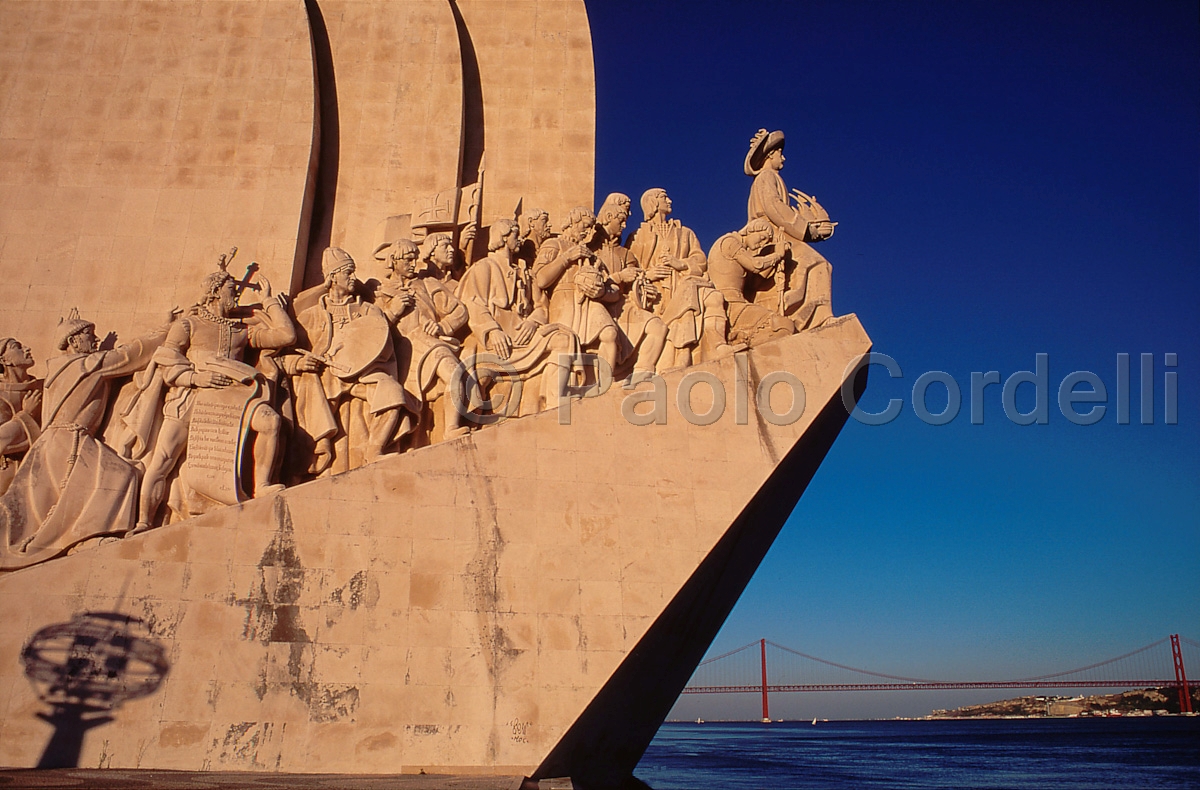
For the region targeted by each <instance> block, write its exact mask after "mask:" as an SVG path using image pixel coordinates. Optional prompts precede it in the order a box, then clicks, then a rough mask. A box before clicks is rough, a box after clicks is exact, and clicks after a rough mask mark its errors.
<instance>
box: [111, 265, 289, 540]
mask: <svg viewBox="0 0 1200 790" xmlns="http://www.w3.org/2000/svg"><path fill="white" fill-rule="evenodd" d="M225 264H226V257H225V256H222V257H221V262H220V264H219V266H220V268H219V270H218V271H216V272H213V273H211V274H209V275H207V276H206V277H205V278H204V281H203V283H202V285H201V294H200V301H199V302H197V303H196V304H195V305H193V306H192V307H191V308H190V309H189V310H188V312H187V314H186V315H184V316H183V317H181V318H180V319H179V320H178V321H176V322H175V323H174V324H172V325H171V329H170V331H169V332H168V333H167V337H166V340H165V341H164V343H163V345H162V347H161V348H160V349H159V350H158V351H157V352H156V353H155V355H154V363H155V365H156V366H157V372H156V375H155V377H154V378H155V379H157V378H158V377H160V376H161V381H162V383H161V385H159V386H154V385H153V384H152V383H150V382H143V383H142V385H140V386H145V389H144V391H143V393H142V397H143V398H150V399H152V402H156V403H157V402H159V397H158V394H159V393H161V395H162V397H161V403H162V406H161V420H160V421H159V427H158V432H157V435H156V436H155V437H154V438H153V441H151V440H150V439H149V437H142V438H139V439H138V441H137V442H136V444H138V445H145V446H147V447H149V448H151V449H150V450H149V451H148V452H147V454H146V455H145V457H144V458H143V462H144V463H145V466H146V472H145V475H144V478H143V484H142V491H141V495H140V497H139V499H140V501H139V506H138V511H139V513H138V525H137V531H138V532H143V531H145V530H147V529H150V528H151V527H153V526H155V525H156V524H157V523H158V521H157V514H158V510H159V508H160V507H161V505H162V503H163V500H164V498H165V497H166V496H167V494H168V484H169V481H170V476H171V473H172V472H173V471H174V470H175V468H176V466H177V465H178V464H179V463H180V461H181V460H182V461H183V464H182V466H180V474H179V476H178V477H177V478H176V480H177V484H176V485H175V486H174V487H173V488H172V489H171V496H172V499H171V510H172V512H173V514H174V517H176V518H187V517H189V516H193V515H198V514H200V513H205V512H208V511H209V510H212V509H214V508H216V507H219V506H222V505H234V504H237V503H238V502H241V501H243V500H245V499H246V498H247V497H248V496H251V495H253V496H256V497H261V496H265V495H267V494H271V493H274V492H275V491H278V490H280V489H282V488H283V486H282V485H281V484H279V483H278V482H276V480H275V478H276V473H277V465H278V460H279V457H280V451H281V449H282V448H281V440H282V430H281V429H282V419H281V418H280V416H279V413H278V412H277V411H276V410H275V409H274V407H273V406H272V405H271V400H272V394H273V393H272V392H271V389H270V386H269V383H268V381H267V377H266V376H265V375H264V374H263V373H262V372H261V371H260V370H259V369H257V368H255V367H253V366H251V365H249V364H247V363H246V361H245V355H246V352H247V350H248V349H263V350H277V349H281V348H284V347H285V346H288V345H291V344H292V343H293V342H295V339H296V330H295V327H294V326H293V325H292V321H291V319H290V318H289V317H288V315H287V311H286V310H285V309H284V307H283V303H282V302H281V301H280V297H278V296H273V295H272V294H271V286H270V283H268V282H267V281H266V279H265V278H261V277H260V278H259V284H260V287H261V288H262V290H263V303H262V305H259V306H254V307H249V308H247V307H242V306H239V304H238V299H239V296H240V291H239V288H238V283H237V282H236V281H235V280H234V277H233V275H231V274H229V272H227V271H226V270H225ZM143 378H144V377H143ZM143 410H144V406H142V405H135V406H133V407H131V408H128V409H126V410H124V411H125V412H126V413H127V416H126V419H127V425H129V426H130V427H131V428H132V427H133V426H134V425H135V424H137V423H138V422H139V421H135V420H130V419H128V418H129V417H131V416H133V415H135V414H138V413H141V412H143ZM141 424H142V425H148V424H149V422H148V421H146V422H144V423H141ZM129 443H130V442H129V441H126V442H125V444H129ZM247 446H250V449H249V456H248V457H249V459H250V460H252V462H253V463H252V464H247V465H246V466H248V467H249V469H250V471H251V473H252V475H253V477H252V479H246V477H245V476H244V475H243V471H244V468H243V462H244V460H245V459H246V457H247V456H246V455H245V451H246V449H247ZM251 483H252V484H253V485H250V484H251Z"/></svg>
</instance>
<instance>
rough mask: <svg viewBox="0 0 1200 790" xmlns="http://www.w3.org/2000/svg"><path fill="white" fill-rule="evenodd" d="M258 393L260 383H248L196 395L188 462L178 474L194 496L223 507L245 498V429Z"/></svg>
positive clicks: (208, 390)
mask: <svg viewBox="0 0 1200 790" xmlns="http://www.w3.org/2000/svg"><path fill="white" fill-rule="evenodd" d="M260 391H261V387H260V385H259V383H258V382H257V381H251V383H249V384H233V385H231V386H228V387H221V388H218V389H202V390H200V391H199V392H197V393H196V401H195V403H194V404H193V406H192V421H191V428H190V429H189V431H188V444H187V462H186V463H185V464H184V466H183V469H182V470H180V474H181V475H182V476H183V478H184V482H185V483H187V485H188V486H189V487H190V488H191V490H192V492H193V493H195V494H200V495H201V496H204V497H206V498H208V499H211V500H213V501H215V502H220V503H221V504H224V505H235V504H237V503H238V502H240V501H242V500H244V499H245V498H246V496H245V495H244V494H243V493H242V490H241V485H240V483H239V477H240V472H241V468H242V451H243V448H244V445H245V433H246V432H245V426H246V424H247V423H248V421H249V418H250V409H251V408H252V407H253V403H254V401H255V400H256V399H257V398H258V396H259V393H260Z"/></svg>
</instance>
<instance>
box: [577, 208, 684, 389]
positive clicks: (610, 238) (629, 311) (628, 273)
mask: <svg viewBox="0 0 1200 790" xmlns="http://www.w3.org/2000/svg"><path fill="white" fill-rule="evenodd" d="M629 209H630V200H629V197H628V196H627V195H623V194H621V193H620V192H614V193H612V194H611V195H609V196H608V197H607V198H605V199H604V203H603V205H601V206H600V210H599V211H597V212H596V232H595V235H594V236H593V237H592V243H591V247H592V249H593V250H595V253H596V260H597V261H598V262H599V263H600V264H601V265H603V266H604V267H605V269H606V270H607V271H608V272H609V274H610V275H611V277H612V279H613V282H615V283H616V284H617V286H618V287H619V288H620V295H619V296H618V297H617V299H616V300H615V301H613V302H611V303H609V304H608V305H607V306H608V310H609V313H610V314H611V315H612V317H613V319H614V320H616V322H617V326H618V327H619V328H620V329H621V332H622V333H623V334H624V335H625V337H626V339H627V340H628V341H629V346H630V348H631V351H632V353H631V354H629V355H627V356H626V357H623V358H622V359H621V360H620V368H619V369H618V371H617V377H618V378H624V374H625V371H626V368H629V367H632V369H633V372H634V373H638V372H646V373H653V372H654V371H655V366H656V365H657V364H658V361H659V358H660V357H661V356H662V352H663V348H664V346H665V344H666V342H667V325H666V324H664V323H663V321H662V319H661V318H659V317H658V316H656V315H655V314H654V313H653V312H652V310H651V308H653V306H654V305H655V304H657V303H658V301H659V299H661V298H662V294H661V292H659V290H658V288H657V287H656V286H655V285H654V283H652V282H650V281H649V279H648V278H647V277H646V272H645V270H644V269H642V267H641V265H640V264H639V263H638V259H637V257H636V256H634V254H633V253H632V252H630V251H629V250H628V249H626V248H625V247H623V246H621V234H622V233H623V232H624V231H625V223H626V222H627V221H628V220H629Z"/></svg>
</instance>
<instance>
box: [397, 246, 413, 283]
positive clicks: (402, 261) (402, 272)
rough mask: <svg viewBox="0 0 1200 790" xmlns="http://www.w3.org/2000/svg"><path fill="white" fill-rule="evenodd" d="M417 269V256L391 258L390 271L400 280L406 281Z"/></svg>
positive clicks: (408, 254) (408, 255) (407, 255)
mask: <svg viewBox="0 0 1200 790" xmlns="http://www.w3.org/2000/svg"><path fill="white" fill-rule="evenodd" d="M416 268H417V254H416V253H415V252H414V253H405V254H403V255H401V256H399V257H397V258H392V271H393V272H395V273H396V276H397V277H399V278H400V279H402V280H407V279H408V278H410V277H412V275H413V271H414V270H415V269H416Z"/></svg>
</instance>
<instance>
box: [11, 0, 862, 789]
mask: <svg viewBox="0 0 1200 790" xmlns="http://www.w3.org/2000/svg"><path fill="white" fill-rule="evenodd" d="M0 43H2V44H3V46H0V107H2V108H3V116H2V117H0V163H2V167H0V767H9V768H29V767H33V766H40V767H53V766H79V767H82V768H122V769H178V770H185V771H259V772H281V773H348V774H353V773H357V774H395V773H426V774H488V775H494V776H495V777H497V782H498V784H497V786H505V785H504V782H509V784H511V783H512V782H515V783H516V784H518V785H522V786H524V787H527V788H532V787H536V786H537V785H538V782H539V781H540V780H542V779H552V778H560V777H570V778H571V780H572V781H573V782H575V784H576V786H579V787H584V788H596V789H600V788H616V787H622V786H625V785H627V784H628V783H630V782H631V781H632V780H631V776H632V771H633V768H634V766H635V765H636V764H637V761H638V759H639V758H640V757H641V755H642V753H643V752H644V750H645V748H646V746H647V745H648V743H649V742H650V740H651V738H652V737H653V736H654V733H655V731H656V730H657V728H658V727H659V725H660V724H661V723H662V721H663V719H664V718H665V717H666V715H667V712H668V711H669V710H670V708H671V705H672V704H673V702H674V700H675V698H676V696H677V695H678V693H679V691H680V689H681V688H682V687H683V686H684V684H685V683H686V682H687V680H688V678H689V677H690V675H691V673H692V671H693V670H694V669H695V667H696V665H697V664H698V663H699V661H700V660H701V658H702V656H703V655H704V653H705V651H706V649H707V647H708V645H709V644H710V643H711V641H712V640H713V638H714V637H715V636H716V634H717V631H718V630H719V628H720V626H721V624H722V623H723V622H724V620H725V618H726V617H727V616H728V614H729V612H730V610H731V609H732V607H733V605H734V603H735V602H736V600H737V598H738V596H739V595H740V594H741V591H742V590H743V589H744V587H745V585H746V584H747V583H748V581H749V579H750V577H751V575H752V574H753V573H754V570H755V569H756V568H757V566H758V564H759V563H760V561H761V560H762V558H763V556H764V555H765V553H766V552H767V550H768V549H769V547H770V545H771V543H772V541H773V540H774V538H775V536H776V534H777V533H778V531H779V529H780V528H781V527H782V525H783V523H784V521H785V520H786V518H787V517H788V515H789V514H790V513H791V511H792V509H793V507H794V506H795V504H796V502H797V500H798V499H799V497H800V495H801V494H802V493H803V491H804V488H805V486H806V485H807V484H808V481H809V480H810V479H811V478H812V476H813V474H814V473H815V471H816V469H817V467H818V466H819V465H820V463H821V460H822V459H823V458H824V455H825V453H826V452H827V451H828V449H829V448H830V446H831V445H832V443H833V441H834V440H835V439H836V437H837V435H838V432H839V431H840V429H841V426H842V425H843V423H844V422H845V420H846V419H847V416H848V409H849V408H851V407H852V405H853V402H854V401H855V399H856V398H857V396H858V394H860V393H861V391H862V387H863V386H865V375H864V374H863V368H862V366H861V358H862V355H863V354H865V353H866V352H867V351H868V350H869V349H870V340H869V338H868V337H867V335H866V334H865V332H864V331H863V329H862V327H861V325H860V324H859V322H858V320H857V319H856V318H855V317H854V316H853V315H852V314H851V315H844V316H840V317H835V316H834V314H833V312H832V306H831V277H830V272H831V268H830V266H829V263H828V262H827V261H826V260H825V259H824V258H823V257H821V256H820V255H818V254H817V253H815V252H813V251H812V248H811V247H810V246H809V245H810V244H811V243H813V242H817V241H821V240H823V239H826V238H828V237H829V236H830V235H831V234H832V232H833V227H834V223H833V222H832V221H830V219H829V216H828V214H827V213H826V212H825V211H824V209H823V208H821V207H820V205H819V204H818V203H817V202H816V200H815V199H813V198H811V197H809V196H807V195H804V194H803V193H800V192H792V193H789V192H788V191H787V189H786V187H785V186H784V183H783V180H782V177H781V176H780V175H779V170H780V168H782V166H783V154H782V149H783V142H784V137H783V133H782V132H767V131H766V130H761V131H760V132H758V133H757V134H755V135H753V138H752V140H751V143H750V148H749V151H748V152H747V154H746V157H745V165H744V170H745V172H746V173H747V175H750V176H752V177H753V179H754V180H753V181H752V182H751V183H750V184H749V185H748V188H749V194H750V197H749V203H748V207H749V210H748V217H747V219H746V220H745V221H743V220H742V219H741V218H740V217H737V218H734V217H731V218H730V224H729V228H730V232H729V233H727V234H726V235H724V236H722V237H721V238H719V239H718V240H716V242H715V244H714V245H713V246H712V247H711V249H710V250H709V252H708V254H707V255H706V254H705V250H704V249H703V248H702V247H701V245H700V241H699V239H698V238H697V237H696V235H695V233H693V232H692V231H691V230H690V229H688V228H687V226H686V225H685V224H683V222H681V221H680V220H677V219H675V218H674V217H673V215H672V204H671V201H670V198H669V197H668V196H667V194H666V192H665V191H663V190H661V189H652V190H649V191H647V192H646V193H645V194H644V195H642V196H641V198H640V201H639V203H640V207H641V209H642V211H643V214H644V217H645V221H644V222H643V223H641V224H640V225H639V226H638V227H637V228H636V229H634V230H633V232H632V233H630V234H629V235H628V237H626V238H622V236H623V235H624V234H625V230H626V225H627V222H628V220H629V217H630V212H631V209H632V201H631V200H630V198H629V197H628V196H626V195H623V194H619V193H617V194H613V195H610V196H608V198H606V199H605V200H604V201H603V202H602V204H601V205H600V207H599V208H598V209H597V210H596V211H595V212H593V209H592V206H593V205H594V202H593V200H594V196H593V194H592V192H593V172H592V170H593V160H594V153H593V149H594V138H595V118H594V114H595V101H594V87H593V84H594V81H593V74H592V58H591V46H590V39H589V33H588V25H587V15H586V11H585V9H584V6H583V2H582V0H524V1H523V2H509V1H508V0H504V2H500V0H403V2H398V1H397V0H220V1H218V0H188V1H185V0H178V1H173V2H165V1H163V2H143V3H108V2H99V3H82V2H80V3H61V2H56V1H55V0H6V2H5V3H3V4H0ZM751 128H752V127H751ZM740 155H741V152H740V151H735V152H731V156H730V164H731V165H732V166H734V167H736V157H737V156H740ZM738 228H740V229H739V230H735V229H738ZM555 231H558V232H557V233H556V232H555ZM235 245H236V246H235ZM235 260H236V261H237V262H238V263H236V264H235V263H234V262H235ZM214 262H215V263H216V271H214ZM243 264H245V265H243ZM273 283H274V284H275V285H274V286H273V285H272V284H273ZM97 325H99V326H102V327H103V329H104V331H103V333H100V334H98V333H97V332H96V327H97ZM18 338H19V339H18ZM39 363H40V364H39ZM505 777H508V779H505Z"/></svg>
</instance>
